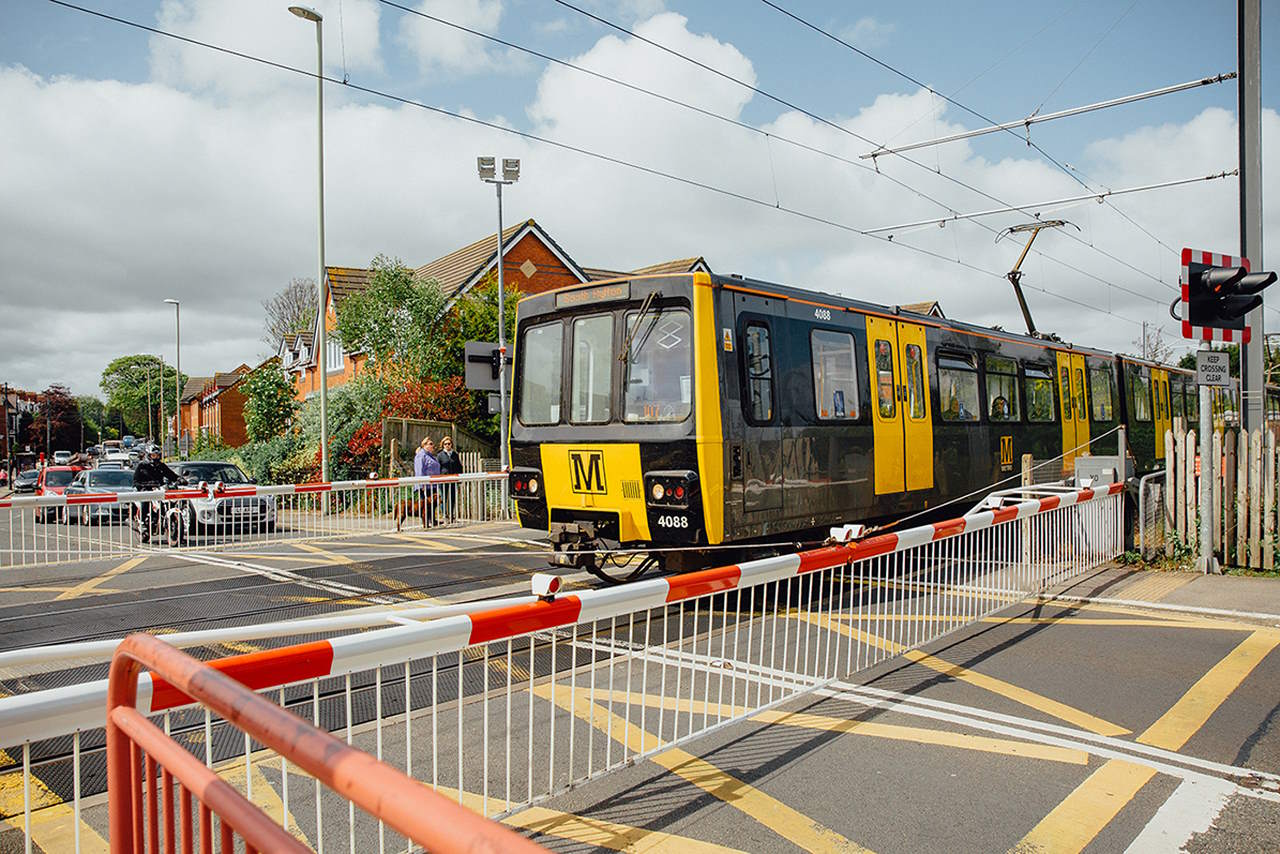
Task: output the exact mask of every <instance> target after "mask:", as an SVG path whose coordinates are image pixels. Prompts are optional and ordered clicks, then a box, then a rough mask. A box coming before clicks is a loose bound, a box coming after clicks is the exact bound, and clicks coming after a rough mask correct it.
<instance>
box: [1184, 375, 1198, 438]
mask: <svg viewBox="0 0 1280 854" xmlns="http://www.w3.org/2000/svg"><path fill="white" fill-rule="evenodd" d="M1183 402H1184V403H1185V404H1186V413H1187V421H1188V422H1191V421H1194V422H1196V423H1195V424H1190V423H1188V424H1187V426H1188V427H1195V428H1196V429H1197V430H1198V429H1199V424H1200V389H1199V387H1197V386H1194V385H1188V386H1187V396H1186V398H1185V399H1184V401H1183Z"/></svg>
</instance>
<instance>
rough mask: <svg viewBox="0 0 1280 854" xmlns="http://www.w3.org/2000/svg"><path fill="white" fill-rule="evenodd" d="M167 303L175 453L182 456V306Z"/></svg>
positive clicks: (177, 303)
mask: <svg viewBox="0 0 1280 854" xmlns="http://www.w3.org/2000/svg"><path fill="white" fill-rule="evenodd" d="M165 302H167V303H169V304H170V305H172V306H173V333H174V341H173V452H174V454H175V455H176V456H178V457H179V458H180V457H181V456H182V418H181V417H179V414H178V413H180V412H181V411H182V305H181V304H180V303H179V302H178V301H177V300H176V299H167V300H165ZM160 365H161V368H160V382H161V384H162V386H163V383H164V362H163V360H162V361H161V362H160ZM160 406H161V408H163V407H164V393H163V392H161V394H160ZM161 444H163V443H161Z"/></svg>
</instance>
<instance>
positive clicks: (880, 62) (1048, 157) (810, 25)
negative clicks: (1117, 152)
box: [556, 0, 1177, 290]
mask: <svg viewBox="0 0 1280 854" xmlns="http://www.w3.org/2000/svg"><path fill="white" fill-rule="evenodd" d="M556 2H558V3H563V2H564V0H556ZM761 2H762V3H764V4H765V5H766V6H768V7H770V8H771V9H774V10H776V11H777V12H779V13H781V14H783V15H785V16H787V17H788V18H791V19H792V20H793V21H795V22H797V23H799V24H801V25H802V26H804V27H807V28H808V29H810V30H813V31H814V32H816V33H818V34H820V35H822V36H824V37H825V38H828V39H830V40H832V41H834V42H836V43H837V44H840V45H842V46H844V47H845V48H848V49H849V50H851V51H853V52H854V53H856V54H858V55H859V56H861V57H863V58H865V59H867V60H869V61H871V62H873V63H875V64H876V65H879V66H880V67H881V68H884V69H885V70H886V71H889V72H890V73H892V74H896V75H897V76H899V77H901V78H902V79H904V80H906V81H908V82H910V83H912V84H914V85H916V86H919V87H920V88H922V89H924V90H926V91H928V92H932V93H934V94H936V95H937V96H938V97H940V98H942V99H943V100H945V101H946V102H947V103H949V104H951V105H953V106H955V107H957V108H959V109H961V110H963V111H965V112H966V113H969V114H970V115H973V116H975V117H977V118H978V119H981V120H982V121H984V122H986V123H987V124H989V125H994V124H997V122H996V121H995V119H992V118H990V117H988V116H986V115H984V114H982V113H980V112H979V111H977V110H975V109H973V108H972V107H970V106H968V105H966V104H963V103H961V102H960V101H958V100H957V99H956V98H954V97H953V96H949V95H946V94H944V93H942V92H938V91H937V90H935V89H934V88H933V87H932V86H929V85H928V84H926V83H924V82H923V81H921V80H918V79H917V78H915V77H914V76H912V75H911V74H908V73H907V72H905V71H903V70H902V69H900V68H897V67H895V66H893V65H891V64H889V63H887V62H885V61H884V60H882V59H880V58H879V57H876V56H874V55H872V54H870V53H868V52H867V51H865V50H863V49H861V48H859V47H857V46H855V45H853V44H851V43H849V42H848V41H847V40H845V39H842V38H840V37H839V36H837V35H835V34H834V33H832V32H829V31H828V30H825V29H823V28H822V27H820V26H818V25H817V24H815V23H813V22H812V21H809V20H807V19H805V18H802V17H801V16H799V15H797V14H796V13H794V12H792V11H790V10H789V9H786V8H784V7H782V6H779V5H778V4H777V3H776V2H773V0H761ZM1126 14H1127V12H1126ZM1004 130H1005V132H1006V133H1009V134H1012V135H1013V136H1014V137H1016V138H1017V139H1018V140H1019V141H1025V142H1026V144H1027V145H1028V146H1030V147H1031V148H1032V149H1034V150H1035V151H1036V152H1038V153H1039V154H1040V156H1042V157H1043V158H1045V159H1046V160H1048V161H1049V162H1050V163H1052V164H1053V165H1054V166H1055V167H1057V168H1058V169H1059V170H1060V171H1061V172H1062V173H1063V174H1065V175H1066V176H1067V177H1069V178H1071V180H1073V181H1075V182H1076V183H1077V184H1079V185H1080V186H1081V187H1084V188H1085V189H1086V190H1089V191H1093V189H1094V188H1093V187H1091V186H1090V185H1089V184H1088V183H1087V182H1086V181H1085V180H1084V179H1083V178H1082V177H1081V176H1080V175H1079V174H1077V173H1076V172H1075V171H1074V170H1072V169H1070V168H1069V167H1068V166H1067V165H1066V164H1065V163H1062V162H1061V161H1059V160H1058V159H1057V158H1055V157H1054V156H1053V155H1051V154H1049V152H1048V151H1046V150H1045V149H1044V147H1043V146H1041V145H1040V144H1039V143H1037V142H1036V141H1035V140H1033V139H1031V137H1030V135H1028V136H1027V137H1026V139H1025V140H1023V138H1022V137H1021V136H1018V134H1017V133H1016V132H1015V131H1014V130H1013V129H1011V128H1007V129H1004ZM899 156H902V155H899ZM906 159H907V160H908V162H914V161H911V160H910V158H906ZM988 198H990V197H988ZM993 201H999V200H995V199H993ZM1106 204H1107V206H1108V207H1110V208H1111V209H1112V210H1114V211H1115V212H1116V213H1117V214H1118V215H1119V216H1120V217H1121V218H1123V219H1124V220H1125V221H1127V222H1128V223H1129V224H1130V225H1132V226H1134V227H1135V228H1137V229H1138V230H1139V231H1141V232H1143V233H1144V234H1146V235H1147V236H1148V237H1151V238H1152V239H1153V240H1156V241H1157V242H1158V243H1160V244H1161V245H1162V246H1166V247H1167V246H1168V244H1166V243H1165V242H1164V241H1162V240H1159V238H1157V237H1156V236H1155V235H1154V234H1152V233H1151V232H1150V231H1149V230H1147V229H1146V228H1144V227H1143V226H1141V225H1140V224H1138V222H1137V221H1135V220H1134V219H1133V218H1132V217H1130V216H1129V215H1128V214H1126V213H1125V212H1124V211H1122V210H1121V209H1120V208H1118V207H1116V206H1115V205H1114V204H1113V203H1111V202H1109V201H1108V202H1107V203H1106ZM1067 236H1068V238H1069V239H1072V240H1075V241H1077V242H1079V243H1081V244H1082V245H1084V246H1088V247H1090V248H1091V249H1095V250H1096V251H1099V252H1103V254H1105V255H1107V256H1108V257H1110V258H1112V260H1117V261H1118V260H1119V259H1117V258H1116V257H1115V256H1114V255H1111V254H1110V253H1106V252H1104V250H1102V249H1100V248H1099V247H1097V246H1095V245H1094V244H1093V243H1091V242H1088V241H1085V240H1083V239H1081V238H1079V237H1077V236H1076V235H1071V234H1068V235H1067ZM1122 263H1123V262H1122ZM1126 266H1129V265H1126ZM1133 269H1136V268H1133ZM1144 275H1147V276H1149V277H1150V278H1151V279H1153V280H1154V281H1157V282H1160V283H1161V284H1163V285H1165V286H1166V287H1169V288H1173V289H1175V290H1176V289H1177V286H1176V285H1174V284H1172V283H1170V282H1165V281H1163V280H1162V279H1160V278H1159V277H1157V276H1152V275H1151V274H1149V273H1144Z"/></svg>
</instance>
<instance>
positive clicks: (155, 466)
mask: <svg viewBox="0 0 1280 854" xmlns="http://www.w3.org/2000/svg"><path fill="white" fill-rule="evenodd" d="M181 479H182V478H181V477H180V476H179V475H178V473H177V472H175V471H174V470H173V469H171V468H169V467H168V466H167V465H165V463H164V461H163V460H161V459H160V446H159V445H151V446H150V447H148V448H147V452H146V455H145V458H144V459H143V461H142V462H140V463H138V467H137V468H136V469H134V472H133V488H134V489H136V490H138V491H139V492H147V491H149V490H153V489H162V488H164V487H166V486H169V485H170V484H174V483H178V482H179V481H180V480H181ZM138 509H139V511H140V512H139V516H138V523H139V524H138V528H139V530H138V533H139V534H140V535H141V537H142V542H144V543H146V542H148V541H150V539H151V528H152V525H153V522H155V521H156V520H157V519H158V517H159V514H160V508H159V502H154V501H153V502H150V506H149V507H148V508H142V507H139V508H138Z"/></svg>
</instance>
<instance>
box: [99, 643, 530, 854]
mask: <svg viewBox="0 0 1280 854" xmlns="http://www.w3.org/2000/svg"><path fill="white" fill-rule="evenodd" d="M143 667H146V668H147V669H149V670H150V671H151V672H152V673H153V674H154V676H157V677H162V678H163V679H164V680H165V681H166V682H167V683H168V684H169V685H171V686H172V687H173V688H174V689H176V690H177V691H179V692H181V693H182V694H183V695H185V696H186V697H189V698H190V701H193V702H196V703H199V704H201V705H202V706H204V707H205V708H207V709H209V710H210V711H211V712H213V713H214V714H215V715H218V716H220V717H222V718H224V719H226V720H227V721H228V722H229V723H231V724H232V725H233V726H236V727H237V728H239V729H240V730H241V731H242V732H244V733H246V734H247V735H249V736H250V737H251V738H253V739H255V740H256V741H258V742H260V743H262V744H264V745H266V746H267V747H270V748H271V749H272V750H275V751H276V752H277V753H278V754H279V755H280V756H282V757H284V758H285V759H287V760H288V761H289V762H291V763H293V764H294V765H296V766H297V767H298V768H300V769H302V770H303V771H305V772H306V773H308V774H310V775H311V776H312V777H314V778H315V779H317V780H319V781H320V782H321V783H322V784H323V785H324V786H326V787H327V788H328V789H330V790H332V791H333V792H335V793H337V794H338V795H340V796H341V797H343V798H345V799H346V800H348V801H350V802H352V803H353V804H355V805H356V806H357V807H359V808H360V809H361V810H363V811H365V812H366V813H368V814H369V815H371V816H373V817H374V818H377V819H379V820H381V821H383V822H385V823H386V824H387V826H389V827H391V828H392V829H394V830H395V831H397V832H399V833H401V834H403V835H405V836H406V837H408V838H409V839H411V840H412V841H413V842H414V843H416V844H417V845H420V846H422V847H424V848H425V849H427V850H429V851H433V852H435V851H439V852H454V851H456V852H463V851H466V852H477V854H478V852H499V851H504V852H505V851H511V852H528V854H533V852H542V851H544V849H543V848H541V847H540V846H538V845H535V844H534V843H532V842H530V841H529V840H527V839H525V838H524V837H522V836H520V835H519V834H516V833H514V832H512V831H511V830H508V829H507V828H505V827H503V826H501V825H499V824H496V823H494V822H492V821H489V820H487V819H485V818H482V817H481V816H479V815H476V814H475V813H473V812H471V811H470V810H468V809H466V808H465V807H463V806H460V805H459V804H457V803H456V802H454V801H451V800H449V799H447V798H445V797H443V796H442V795H438V794H436V793H435V792H433V791H432V790H430V789H429V788H427V787H426V786H423V785H422V784H421V783H418V782H416V781H414V780H413V779H411V778H410V777H408V776H406V775H405V774H403V773H401V772H400V771H397V770H396V769H394V768H392V767H391V766H390V765H387V764H385V763H383V762H380V761H379V760H377V759H375V758H374V757H372V756H370V755H369V754H367V753H365V752H363V751H361V750H357V749H356V748H353V747H351V746H349V745H347V744H345V743H343V742H342V741H339V740H338V739H336V738H334V737H333V736H332V735H330V734H329V733H327V732H324V731H322V730H319V729H317V728H315V727H313V726H312V725H311V724H309V723H307V722H306V721H304V720H302V719H301V718H299V717H297V716H296V715H294V714H292V713H290V712H287V711H285V710H284V709H282V708H280V707H279V706H277V705H275V704H274V703H272V702H271V701H270V700H267V699H265V698H263V697H260V696H258V695H257V694H254V693H253V692H252V691H250V690H249V689H247V688H245V687H244V686H243V685H241V684H240V683H238V682H236V681H235V680H234V679H232V678H231V677H229V676H227V675H225V674H223V673H220V672H218V671H217V670H215V669H214V668H212V667H209V666H208V665H206V664H203V663H201V662H199V661H197V660H196V659H194V658H192V657H191V656H189V655H187V654H186V653H184V652H181V651H179V650H177V649H174V648H173V647H171V646H169V645H168V644H166V643H164V642H163V641H160V640H157V639H156V638H155V637H153V636H151V635H144V634H135V635H130V636H129V637H127V638H125V640H124V641H123V642H122V643H121V644H120V646H119V648H118V649H117V650H116V654H115V657H114V658H113V659H112V661H111V676H110V681H109V686H108V689H107V792H108V798H109V809H110V819H109V821H110V834H111V850H112V852H113V854H124V853H125V852H130V854H133V852H144V851H145V852H159V851H161V850H164V851H165V852H173V851H184V852H190V851H194V850H195V847H196V845H197V843H198V845H199V850H200V851H202V852H210V851H212V850H213V836H214V823H215V818H216V819H217V824H218V836H219V848H220V850H222V851H224V852H232V851H235V850H236V841H235V840H236V837H239V838H240V839H241V840H243V843H244V850H245V851H246V852H255V851H273V852H274V851H285V852H288V851H307V850H309V849H308V848H307V847H306V846H304V845H303V844H302V843H301V842H300V841H299V840H297V839H296V838H295V837H294V836H292V835H291V834H290V833H289V832H288V831H286V830H285V829H284V828H282V827H281V826H280V825H279V824H277V823H276V822H275V821H273V820H272V819H270V818H269V817H268V816H267V815H266V814H265V813H264V812H263V811H262V810H260V809H259V808H258V807H257V806H255V805H254V804H252V803H251V802H249V801H248V800H247V799H245V797H244V796H242V795H241V794H240V793H239V792H238V791H237V790H236V789H235V787H233V786H231V785H230V784H229V783H227V782H226V781H225V780H223V779H222V778H220V777H219V776H218V775H217V774H216V773H214V772H213V771H212V770H210V769H209V768H207V767H205V765H204V763H202V762H200V761H199V760H198V759H196V758H195V757H194V756H192V755H191V754H190V753H189V752H187V750H186V749H185V748H184V747H182V746H181V745H180V744H178V743H177V742H176V741H174V740H173V739H171V738H170V737H169V736H167V735H165V733H164V732H163V731H162V730H160V728H158V727H157V726H155V724H153V723H151V722H150V721H149V720H147V718H146V717H145V716H143V715H142V714H141V713H140V712H139V711H138V710H137V708H136V705H135V704H136V701H137V689H138V674H139V672H140V670H141V669H142V668H143ZM175 787H176V788H177V793H178V803H177V808H176V810H175V804H174V789H175ZM193 798H194V803H193ZM197 815H198V819H196V816H197ZM193 821H195V822H196V823H197V824H198V827H197V828H194V829H193ZM162 843H163V849H162V848H161V844H162Z"/></svg>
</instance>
